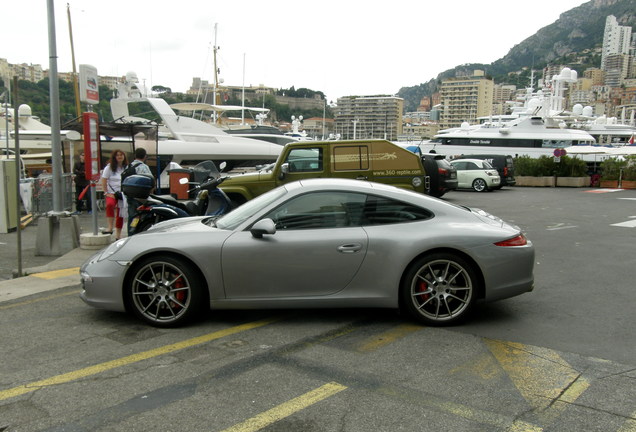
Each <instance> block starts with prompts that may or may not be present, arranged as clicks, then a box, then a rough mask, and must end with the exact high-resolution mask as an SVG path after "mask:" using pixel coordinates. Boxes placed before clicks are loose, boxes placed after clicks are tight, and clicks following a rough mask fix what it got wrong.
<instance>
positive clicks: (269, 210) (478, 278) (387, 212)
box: [80, 179, 534, 327]
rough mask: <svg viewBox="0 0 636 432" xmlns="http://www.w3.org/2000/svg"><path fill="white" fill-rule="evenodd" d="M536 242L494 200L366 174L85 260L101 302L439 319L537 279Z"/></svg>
mask: <svg viewBox="0 0 636 432" xmlns="http://www.w3.org/2000/svg"><path fill="white" fill-rule="evenodd" d="M533 266H534V248H533V246H532V243H531V242H530V241H528V240H527V239H526V237H525V236H524V234H523V233H522V232H521V231H520V230H519V228H517V227H515V226H511V225H509V224H507V223H506V222H504V221H502V220H501V219H499V218H496V217H494V216H492V215H490V214H488V213H486V212H484V211H481V210H477V209H470V208H466V207H461V206H457V205H453V204H450V203H447V202H444V201H441V200H438V199H436V198H431V197H429V196H425V195H421V194H418V193H414V192H410V191H406V190H403V189H398V188H394V187H392V186H387V185H382V184H377V183H370V182H365V181H360V180H343V179H312V180H301V181H299V182H294V183H290V184H287V185H285V186H282V187H279V188H277V189H274V190H272V191H270V192H268V193H265V194H263V195H261V196H259V197H258V198H256V199H254V200H252V201H248V202H247V203H246V204H243V205H242V206H240V207H239V208H237V209H235V210H234V211H232V212H231V213H228V214H226V215H225V216H223V217H221V218H218V219H215V218H211V217H194V218H183V219H174V220H171V221H166V222H163V223H160V224H157V225H156V226H155V227H153V228H151V229H150V230H148V231H147V232H144V233H141V234H138V235H135V236H132V237H128V238H124V239H122V240H119V241H116V242H115V243H113V244H111V245H110V246H108V247H107V248H105V249H104V250H102V251H100V252H99V253H97V254H96V255H94V256H93V257H91V258H90V259H89V260H88V261H87V262H86V263H84V264H83V265H82V267H81V270H80V272H81V279H82V285H83V290H82V293H81V298H82V299H83V300H84V301H85V302H86V303H87V304H89V305H91V306H94V307H97V308H103V309H110V310H115V311H132V312H134V313H135V314H136V315H137V316H138V317H139V318H141V319H142V320H144V321H146V322H147V323H149V324H151V325H154V326H160V327H169V326H176V325H180V324H183V323H184V322H187V321H189V320H191V319H192V318H194V317H196V316H198V315H200V314H201V313H202V312H203V311H204V310H209V309H249V308H263V309H270V308H316V307H332V308H333V307H345V308H349V307H369V308H372V307H385V308H398V307H399V308H402V309H403V310H404V311H406V312H408V313H409V314H410V315H411V316H412V317H413V318H415V319H417V320H419V321H421V322H423V323H425V324H429V325H444V324H451V323H456V322H459V321H461V320H463V319H465V318H466V316H467V315H468V314H469V312H470V311H471V309H472V308H473V306H474V304H475V302H477V301H479V300H485V301H493V300H499V299H503V298H507V297H512V296H515V295H518V294H522V293H525V292H528V291H531V290H532V288H533V283H534V278H533Z"/></svg>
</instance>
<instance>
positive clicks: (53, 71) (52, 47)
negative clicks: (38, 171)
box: [47, 0, 63, 215]
mask: <svg viewBox="0 0 636 432" xmlns="http://www.w3.org/2000/svg"><path fill="white" fill-rule="evenodd" d="M47 10H48V28H49V97H50V103H51V153H52V157H51V163H52V165H53V166H52V171H53V213H54V214H57V215H59V214H60V213H62V210H63V205H62V193H61V190H62V173H61V169H62V160H61V159H62V151H61V149H62V144H61V138H60V87H59V78H58V76H57V45H56V42H55V12H54V8H53V0H47Z"/></svg>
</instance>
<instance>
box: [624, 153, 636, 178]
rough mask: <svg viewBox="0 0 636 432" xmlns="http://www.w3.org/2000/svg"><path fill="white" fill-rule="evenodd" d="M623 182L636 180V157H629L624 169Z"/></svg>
mask: <svg viewBox="0 0 636 432" xmlns="http://www.w3.org/2000/svg"><path fill="white" fill-rule="evenodd" d="M623 180H630V181H635V180H636V155H629V156H627V158H626V161H625V167H624V168H623Z"/></svg>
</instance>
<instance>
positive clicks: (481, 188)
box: [473, 178, 488, 192]
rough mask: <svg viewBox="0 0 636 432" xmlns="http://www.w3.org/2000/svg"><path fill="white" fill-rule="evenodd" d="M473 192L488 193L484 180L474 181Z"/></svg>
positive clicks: (477, 179)
mask: <svg viewBox="0 0 636 432" xmlns="http://www.w3.org/2000/svg"><path fill="white" fill-rule="evenodd" d="M473 190H475V191H476V192H486V191H488V185H487V184H486V181H485V180H484V179H481V178H476V179H475V180H473Z"/></svg>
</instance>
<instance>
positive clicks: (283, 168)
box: [278, 162, 289, 180]
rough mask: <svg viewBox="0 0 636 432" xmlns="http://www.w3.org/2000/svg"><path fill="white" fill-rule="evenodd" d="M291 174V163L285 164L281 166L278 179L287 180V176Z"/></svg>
mask: <svg viewBox="0 0 636 432" xmlns="http://www.w3.org/2000/svg"><path fill="white" fill-rule="evenodd" d="M288 173H289V162H285V163H284V164H282V165H281V166H280V173H279V174H278V179H279V180H282V179H284V178H285V175H286V174H288Z"/></svg>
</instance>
